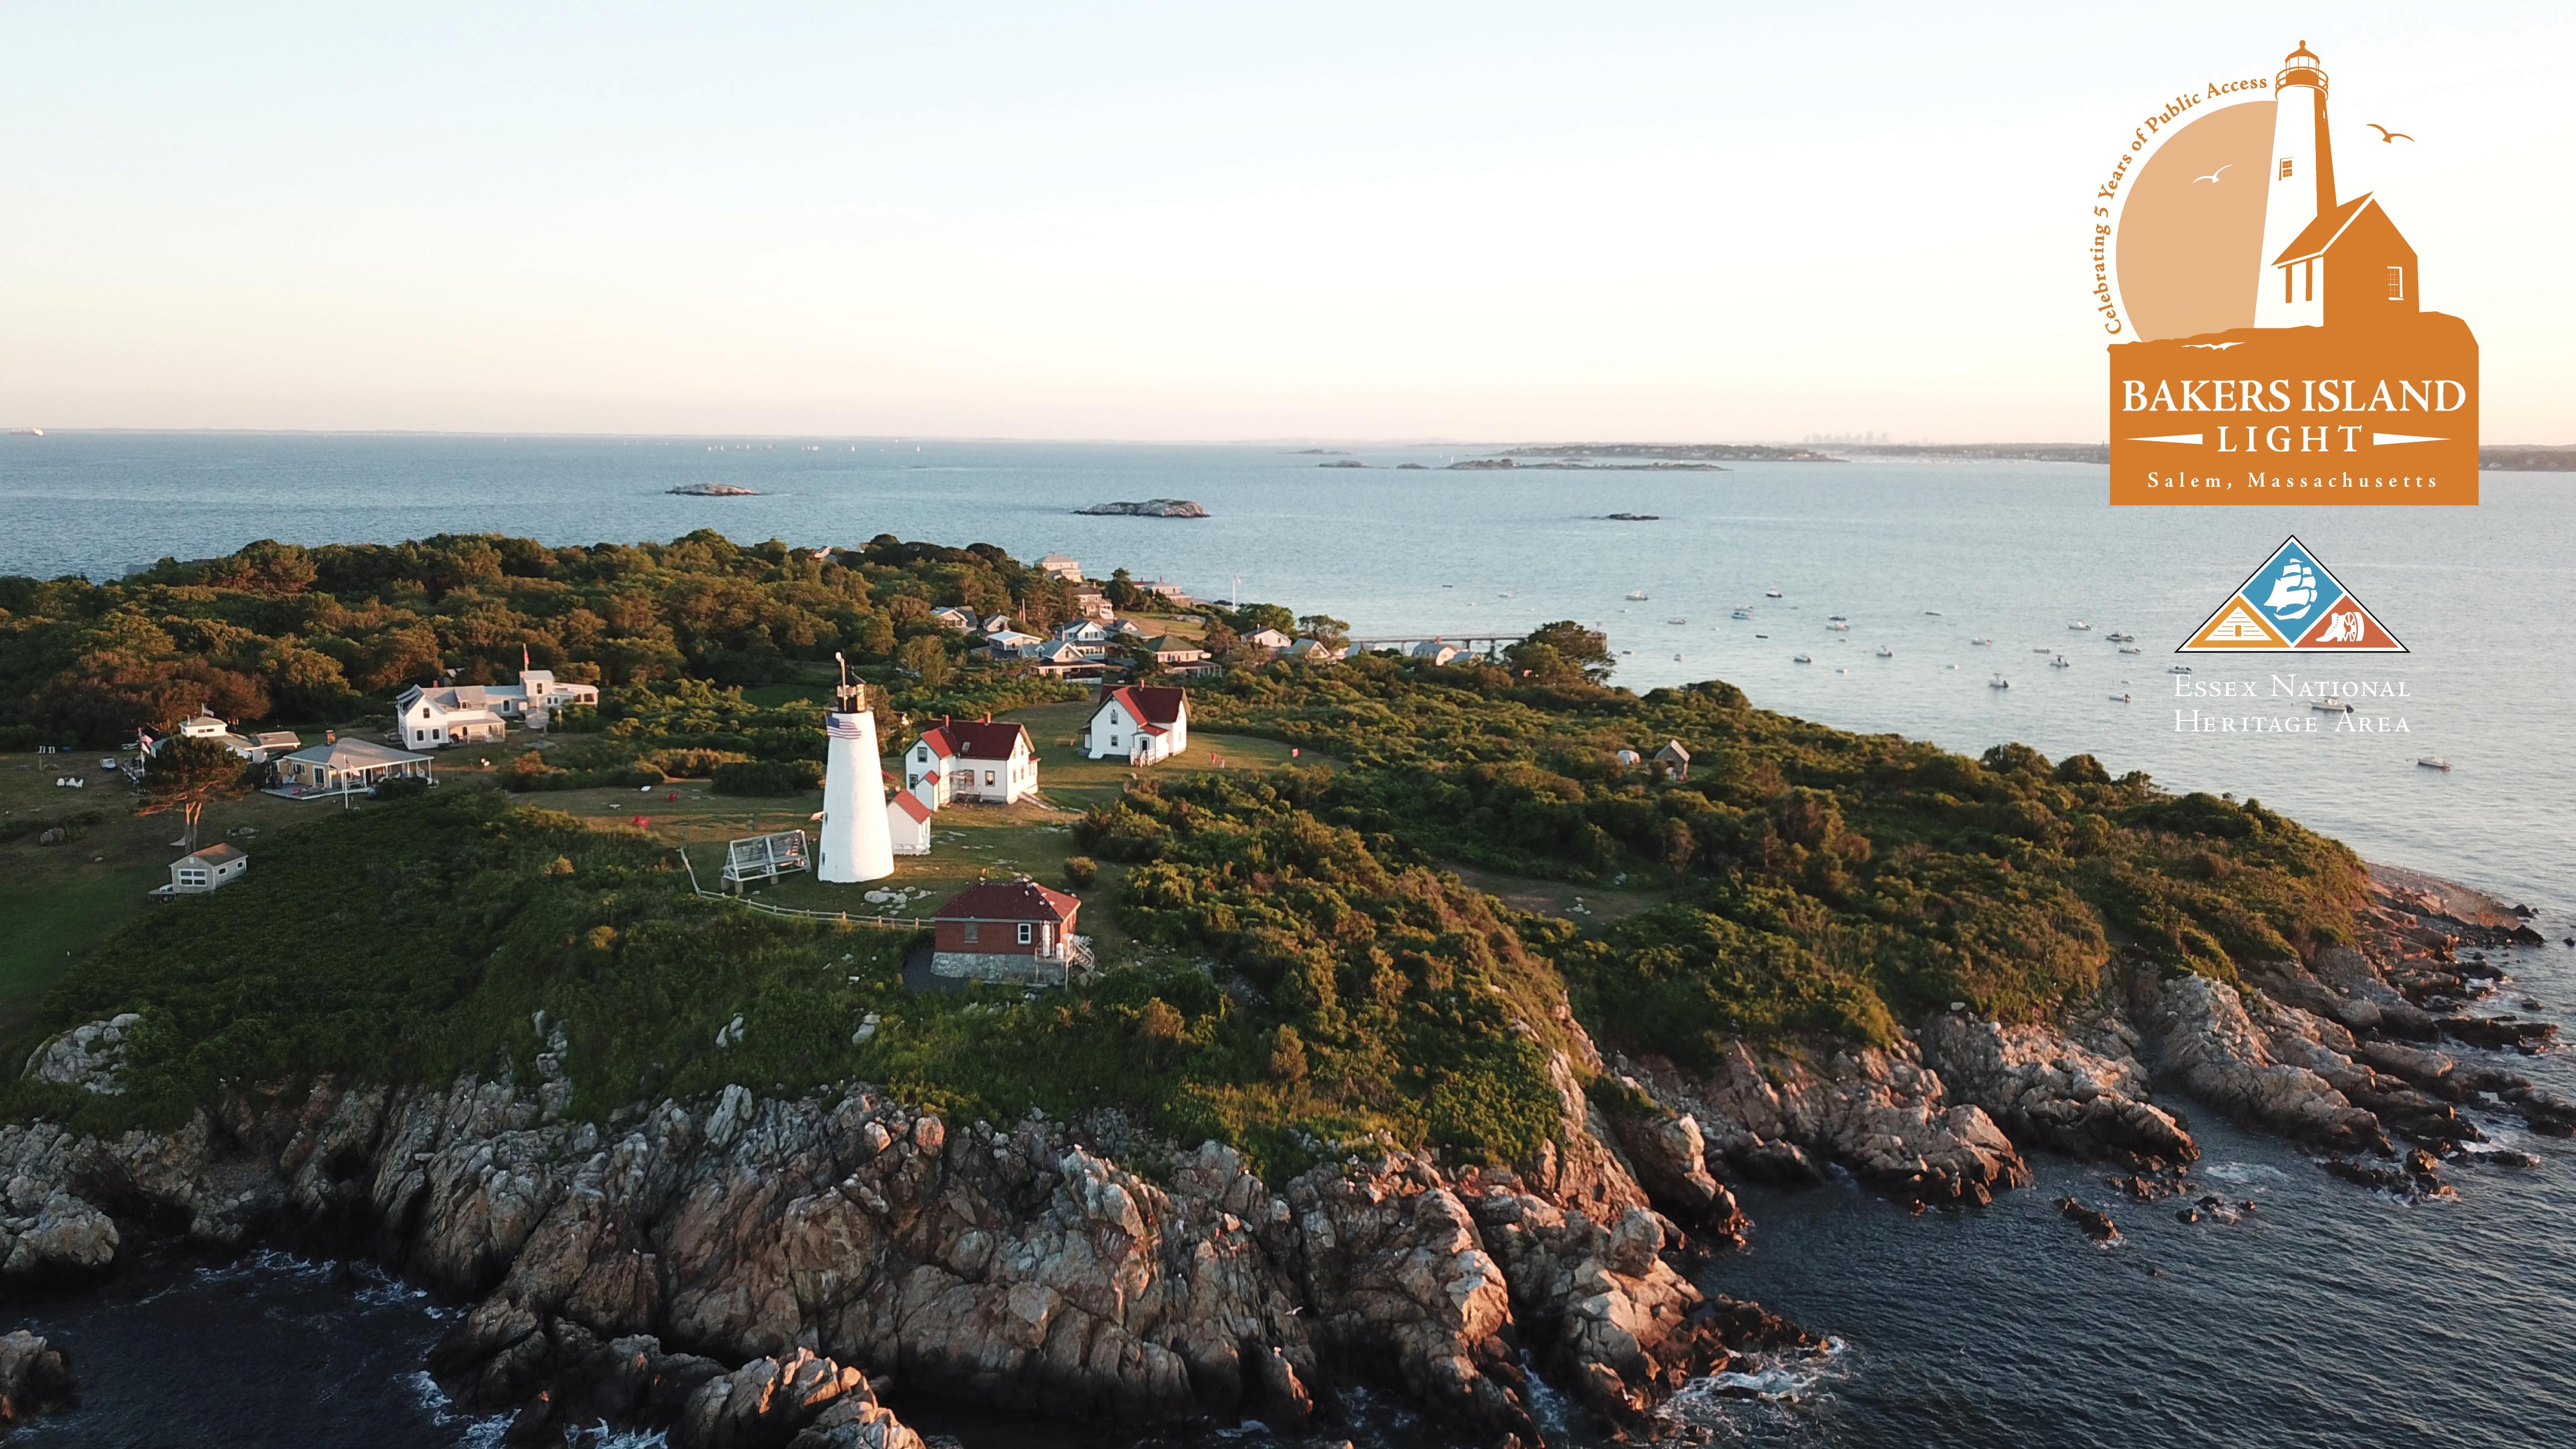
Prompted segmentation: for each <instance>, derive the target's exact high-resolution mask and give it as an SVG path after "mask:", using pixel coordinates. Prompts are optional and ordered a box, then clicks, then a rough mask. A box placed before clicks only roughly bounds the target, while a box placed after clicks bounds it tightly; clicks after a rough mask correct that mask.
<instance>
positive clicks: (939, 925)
mask: <svg viewBox="0 0 2576 1449" xmlns="http://www.w3.org/2000/svg"><path fill="white" fill-rule="evenodd" d="M1081 910H1082V902H1081V901H1079V900H1077V899H1075V898H1074V897H1072V896H1069V895H1066V894H1065V893H1064V892H1062V891H1055V890H1049V889H1047V888H1046V887H1045V886H1042V885H1039V884H1038V883H1037V882H1036V881H1033V880H1030V879H1029V878H1028V877H1026V876H1022V877H1020V878H1019V879H1017V880H1001V881H985V882H983V883H982V884H980V885H971V886H968V887H967V888H966V889H964V890H962V891H959V892H958V893H957V894H955V895H953V896H950V897H949V898H948V900H947V902H946V903H945V904H943V905H941V906H940V908H939V909H938V910H937V911H935V912H933V913H932V921H933V932H932V942H931V955H930V971H931V974H932V975H934V976H954V977H965V978H972V979H975V980H980V981H1048V980H1056V981H1061V980H1064V979H1066V978H1067V977H1069V976H1070V975H1071V973H1072V972H1074V971H1081V970H1088V969H1089V968H1090V966H1091V943H1090V942H1088V941H1086V940H1084V939H1083V938H1082V937H1080V936H1077V935H1075V934H1074V930H1073V927H1074V918H1075V916H1076V915H1077V914H1078V913H1080V911H1081Z"/></svg>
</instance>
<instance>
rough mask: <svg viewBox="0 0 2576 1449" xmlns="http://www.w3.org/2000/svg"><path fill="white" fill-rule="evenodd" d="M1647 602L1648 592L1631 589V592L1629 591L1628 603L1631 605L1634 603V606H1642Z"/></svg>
mask: <svg viewBox="0 0 2576 1449" xmlns="http://www.w3.org/2000/svg"><path fill="white" fill-rule="evenodd" d="M1645 601H1646V591H1645V590H1644V589H1630V590H1629V591H1628V602H1629V603H1632V604H1642V603H1644V602H1645Z"/></svg>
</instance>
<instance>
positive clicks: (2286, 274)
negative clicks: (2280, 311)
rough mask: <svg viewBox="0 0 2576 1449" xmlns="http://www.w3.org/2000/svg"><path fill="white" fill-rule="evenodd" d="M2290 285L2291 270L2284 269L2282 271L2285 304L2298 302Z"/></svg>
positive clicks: (2282, 290)
mask: <svg viewBox="0 0 2576 1449" xmlns="http://www.w3.org/2000/svg"><path fill="white" fill-rule="evenodd" d="M2290 285H2291V284H2290V269H2289V268H2288V267H2283V268H2282V269H2281V300H2282V301H2284V302H2295V301H2297V300H2298V298H2297V297H2296V296H2295V295H2293V294H2292V292H2291V291H2290Z"/></svg>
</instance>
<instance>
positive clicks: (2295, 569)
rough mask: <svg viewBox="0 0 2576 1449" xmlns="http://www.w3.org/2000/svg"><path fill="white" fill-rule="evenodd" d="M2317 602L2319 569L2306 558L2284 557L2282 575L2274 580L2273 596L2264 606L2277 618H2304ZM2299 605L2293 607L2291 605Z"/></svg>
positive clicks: (2264, 602)
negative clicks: (2308, 563) (2310, 566)
mask: <svg viewBox="0 0 2576 1449" xmlns="http://www.w3.org/2000/svg"><path fill="white" fill-rule="evenodd" d="M2316 602H2317V571H2316V570H2315V569H2312V568H2309V567H2308V566H2307V564H2306V562H2305V561H2304V560H2300V559H2295V558H2293V559H2284V560H2282V563H2281V574H2280V577H2278V578H2276V579H2274V580H2272V596H2271V597H2270V598H2268V599H2265V600H2264V601H2263V607H2264V609H2265V610H2266V611H2268V612H2269V613H2270V614H2271V615H2272V617H2273V618H2275V619H2304V618H2306V617H2307V616H2308V610H2310V609H2312V608H2314V607H2315V606H2316ZM2293 604H2295V605H2297V606H2298V607H2296V608H2292V607H2290V606H2291V605H2293Z"/></svg>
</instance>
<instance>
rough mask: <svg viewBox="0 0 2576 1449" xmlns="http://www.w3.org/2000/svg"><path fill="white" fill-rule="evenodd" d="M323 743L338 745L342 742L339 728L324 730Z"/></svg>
mask: <svg viewBox="0 0 2576 1449" xmlns="http://www.w3.org/2000/svg"><path fill="white" fill-rule="evenodd" d="M322 743H324V744H326V745H336V744H338V743H340V732H339V731H338V730H324V731H323V732H322Z"/></svg>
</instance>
